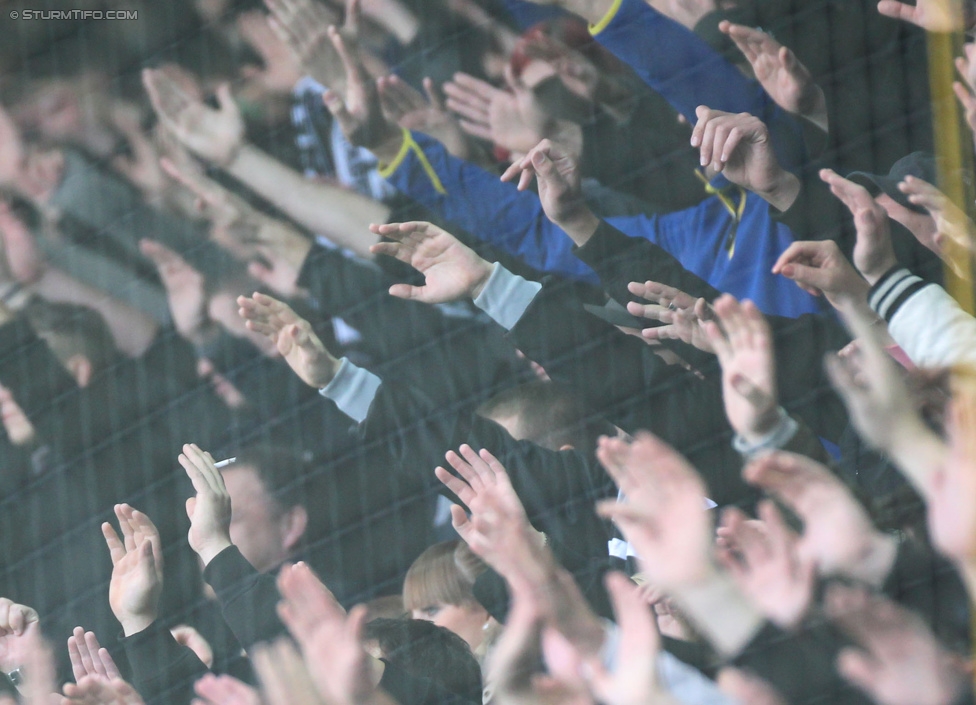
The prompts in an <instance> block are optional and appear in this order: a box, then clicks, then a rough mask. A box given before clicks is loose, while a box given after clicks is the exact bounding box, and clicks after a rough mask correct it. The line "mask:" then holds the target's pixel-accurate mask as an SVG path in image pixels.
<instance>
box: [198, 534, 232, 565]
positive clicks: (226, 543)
mask: <svg viewBox="0 0 976 705" xmlns="http://www.w3.org/2000/svg"><path fill="white" fill-rule="evenodd" d="M233 545H234V544H233V543H232V542H231V540H230V538H221V539H215V540H213V541H210V542H207V543H205V544H204V545H203V546H201V547H200V548H198V549H196V553H197V555H198V556H199V557H200V560H201V561H202V562H203V567H204V568H206V567H207V566H208V565H210V561H212V560H213V559H214V558H216V557H217V555H218V554H220V553H222V552H223V551H225V550H226V549H228V548H230V547H231V546H233Z"/></svg>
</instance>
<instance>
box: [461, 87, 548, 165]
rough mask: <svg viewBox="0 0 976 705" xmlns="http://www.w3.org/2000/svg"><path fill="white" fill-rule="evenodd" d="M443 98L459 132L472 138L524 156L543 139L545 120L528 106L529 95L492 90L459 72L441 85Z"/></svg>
mask: <svg viewBox="0 0 976 705" xmlns="http://www.w3.org/2000/svg"><path fill="white" fill-rule="evenodd" d="M444 94H445V95H446V96H447V107H448V109H450V110H451V111H453V112H455V113H457V114H458V115H459V116H460V125H461V129H463V130H464V131H465V132H466V133H468V134H469V135H471V136H472V137H477V138H478V139H483V140H487V141H489V142H491V143H492V144H495V145H498V146H499V147H503V148H505V149H507V150H509V151H510V152H514V153H516V154H525V153H527V152H528V151H529V150H530V149H532V148H533V147H535V146H536V145H537V144H538V143H539V141H540V140H541V139H542V137H543V134H544V132H545V123H546V116H545V115H544V114H542V113H541V112H540V111H539V110H538V109H537V108H535V107H534V105H532V104H531V102H530V101H531V100H532V96H531V94H527V93H525V92H524V91H522V92H519V93H516V92H513V91H510V90H505V89H503V88H496V87H495V86H493V85H491V84H490V83H487V82H486V81H482V80H481V79H478V78H475V77H474V76H469V75H468V74H466V73H460V72H459V73H456V74H454V80H453V81H448V82H447V83H445V84H444Z"/></svg>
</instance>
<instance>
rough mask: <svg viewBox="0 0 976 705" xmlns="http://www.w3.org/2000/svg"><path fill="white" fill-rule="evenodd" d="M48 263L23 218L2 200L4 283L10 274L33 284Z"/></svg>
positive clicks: (0, 251) (0, 275)
mask: <svg viewBox="0 0 976 705" xmlns="http://www.w3.org/2000/svg"><path fill="white" fill-rule="evenodd" d="M44 269H45V262H44V259H43V257H42V256H41V253H40V251H39V250H38V248H37V243H36V242H35V241H34V236H33V235H32V234H31V232H30V229H29V228H28V227H27V225H26V223H24V221H23V220H21V219H20V218H18V217H17V216H16V215H15V214H14V212H13V211H12V210H11V209H10V204H8V203H7V202H6V201H2V200H0V278H2V279H0V285H2V284H4V283H6V281H4V280H6V279H7V278H8V277H9V278H11V279H13V280H14V281H16V282H18V283H20V284H24V285H29V284H33V283H34V282H36V281H37V280H38V279H40V278H41V276H42V275H43V274H44Z"/></svg>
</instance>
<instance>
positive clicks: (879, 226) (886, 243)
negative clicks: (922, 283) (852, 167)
mask: <svg viewBox="0 0 976 705" xmlns="http://www.w3.org/2000/svg"><path fill="white" fill-rule="evenodd" d="M820 178H821V179H822V180H823V181H824V182H825V183H827V185H829V186H830V191H831V193H833V194H834V195H835V196H837V198H839V199H840V200H841V202H842V203H843V204H844V205H845V206H847V209H848V210H849V211H850V212H851V215H853V216H854V226H855V228H856V229H857V244H855V245H854V266H855V267H857V271H859V272H860V273H861V274H862V275H863V276H864V278H865V279H867V280H868V284H874V283H875V282H876V281H878V280H879V279H880V278H881V277H882V276H883V275H884V274H885V273H886V272H887V271H888V270H889V269H891V268H892V267H894V266H895V265H896V264H898V260H896V259H895V251H894V249H893V248H892V246H891V229H890V227H889V223H888V214H887V213H886V212H885V209H884V208H882V207H881V206H880V205H879V204H878V203H877V202H876V201H875V200H874V199H873V198H871V194H870V193H868V190H867V189H866V188H864V187H863V186H861V185H860V184H855V183H854V182H853V181H851V180H849V179H845V178H844V177H843V176H841V175H840V174H838V173H837V172H835V171H833V170H832V169H821V170H820Z"/></svg>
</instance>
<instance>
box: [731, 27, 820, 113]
mask: <svg viewBox="0 0 976 705" xmlns="http://www.w3.org/2000/svg"><path fill="white" fill-rule="evenodd" d="M718 28H719V30H720V31H722V32H723V33H725V34H727V35H729V38H730V39H731V40H732V41H733V42H735V45H736V46H737V47H739V51H741V52H742V53H743V55H745V57H746V59H747V60H748V61H749V64H750V65H751V66H752V72H753V73H754V74H755V76H756V80H757V81H759V83H760V84H762V87H763V88H764V89H766V93H768V94H769V97H770V98H772V99H773V101H774V102H775V103H776V104H777V105H778V106H779V107H781V108H782V109H783V110H785V111H786V112H788V113H793V114H794V115H800V116H801V117H805V118H806V119H808V120H809V121H810V122H812V123H813V124H814V125H816V126H817V127H819V128H820V129H821V130H823V131H824V132H827V101H826V99H825V98H824V92H823V90H822V89H821V88H820V86H818V85H817V84H816V83H815V82H814V80H813V76H811V75H810V72H809V71H808V70H807V67H806V66H804V65H803V64H802V63H800V60H799V59H797V58H796V55H795V54H794V53H793V52H792V51H790V49H789V47H785V46H783V45H782V44H780V43H779V42H777V41H776V40H775V39H773V37H772V36H771V35H769V34H766V32H763V31H762V30H759V29H754V28H752V27H745V26H743V25H741V24H732V23H731V22H729V21H728V20H723V21H722V22H719V25H718Z"/></svg>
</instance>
